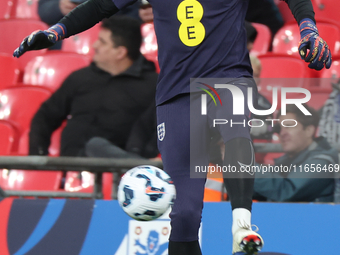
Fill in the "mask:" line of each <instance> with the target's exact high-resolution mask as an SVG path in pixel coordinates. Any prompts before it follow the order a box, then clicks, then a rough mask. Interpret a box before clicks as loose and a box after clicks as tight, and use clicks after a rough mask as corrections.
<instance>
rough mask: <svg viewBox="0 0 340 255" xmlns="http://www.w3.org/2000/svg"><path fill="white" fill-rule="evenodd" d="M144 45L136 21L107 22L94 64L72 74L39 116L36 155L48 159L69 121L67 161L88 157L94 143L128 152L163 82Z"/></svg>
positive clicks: (64, 146)
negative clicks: (136, 126) (88, 145)
mask: <svg viewBox="0 0 340 255" xmlns="http://www.w3.org/2000/svg"><path fill="white" fill-rule="evenodd" d="M141 40H142V39H141V32H140V24H139V22H138V21H137V20H135V19H132V18H130V17H126V16H113V17H111V18H109V19H107V20H104V21H103V24H102V29H101V31H100V32H99V35H98V40H97V41H96V42H95V43H94V45H93V47H94V49H95V54H94V57H93V63H92V64H91V65H90V66H88V67H86V68H83V69H80V70H78V71H76V72H74V73H72V74H71V75H70V76H69V77H68V78H67V79H66V80H65V81H64V83H63V84H62V85H61V87H60V88H59V89H58V90H57V91H56V92H55V93H54V94H53V95H52V96H51V97H50V98H49V99H48V100H47V101H46V102H44V103H43V104H42V105H41V107H40V109H39V110H38V112H37V113H36V115H35V116H34V118H33V120H32V124H31V131H30V144H29V145H30V148H29V150H30V155H47V154H48V147H49V144H50V137H51V134H52V132H53V131H54V130H56V129H57V128H58V127H59V126H60V125H61V124H62V122H63V121H64V120H67V125H66V127H65V128H64V130H63V132H62V137H61V153H60V155H61V156H85V154H84V151H85V144H86V143H87V142H88V141H89V140H90V139H91V138H93V137H102V138H105V139H107V140H109V141H110V142H111V143H113V144H115V145H116V146H118V147H119V148H121V149H125V147H126V146H127V142H128V139H129V136H130V133H131V130H132V128H133V125H134V123H135V122H136V120H137V119H138V118H139V117H140V116H141V115H142V114H143V113H144V112H145V111H146V110H147V109H148V108H149V107H150V105H154V104H155V103H154V98H155V90H156V82H157V77H158V76H157V73H156V72H155V66H154V64H153V63H152V62H149V61H147V60H146V59H145V58H144V57H143V56H142V55H141V54H140V51H139V49H140V45H141ZM147 128H150V129H152V130H153V129H154V126H153V124H152V123H150V126H147ZM150 132H152V131H150Z"/></svg>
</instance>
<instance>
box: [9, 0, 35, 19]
mask: <svg viewBox="0 0 340 255" xmlns="http://www.w3.org/2000/svg"><path fill="white" fill-rule="evenodd" d="M16 1H17V4H16V8H15V14H14V18H16V19H34V20H40V17H39V15H38V2H39V0H16Z"/></svg>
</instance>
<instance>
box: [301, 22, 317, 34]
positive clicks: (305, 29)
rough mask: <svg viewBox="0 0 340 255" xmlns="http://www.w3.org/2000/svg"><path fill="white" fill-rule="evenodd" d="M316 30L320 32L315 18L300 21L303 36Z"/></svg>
mask: <svg viewBox="0 0 340 255" xmlns="http://www.w3.org/2000/svg"><path fill="white" fill-rule="evenodd" d="M311 32H314V33H317V34H319V32H318V29H317V27H316V25H315V23H314V21H313V20H311V19H308V18H305V19H302V20H301V22H300V34H301V38H303V37H305V36H306V35H308V34H309V33H311Z"/></svg>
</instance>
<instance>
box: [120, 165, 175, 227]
mask: <svg viewBox="0 0 340 255" xmlns="http://www.w3.org/2000/svg"><path fill="white" fill-rule="evenodd" d="M175 197H176V190H175V186H174V184H173V182H172V180H171V178H170V176H169V175H168V174H167V173H166V172H164V171H163V170H161V169H159V168H157V167H154V166H137V167H134V168H132V169H131V170H129V171H127V172H126V173H125V174H124V176H123V177H122V179H121V181H120V183H119V187H118V202H119V205H120V206H121V207H122V209H123V210H124V211H125V212H126V213H127V214H128V215H129V216H130V217H132V218H134V219H136V220H141V221H148V220H154V219H157V218H158V217H160V216H161V215H163V214H164V213H165V212H166V211H167V210H168V208H169V207H170V206H171V205H172V204H173V202H174V200H175Z"/></svg>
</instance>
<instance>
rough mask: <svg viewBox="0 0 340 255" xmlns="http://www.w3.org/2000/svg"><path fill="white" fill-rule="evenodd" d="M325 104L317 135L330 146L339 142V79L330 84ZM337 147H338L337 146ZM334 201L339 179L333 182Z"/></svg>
mask: <svg viewBox="0 0 340 255" xmlns="http://www.w3.org/2000/svg"><path fill="white" fill-rule="evenodd" d="M332 87H333V91H332V92H331V93H330V95H329V98H328V99H327V101H326V103H325V105H324V106H323V107H322V109H321V118H320V124H319V135H320V136H323V137H325V138H326V139H327V141H328V142H329V143H330V144H331V145H332V146H339V144H340V80H339V81H338V82H337V83H334V84H332ZM338 149H339V147H338ZM334 202H335V203H340V179H337V180H336V182H335V191H334Z"/></svg>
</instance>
